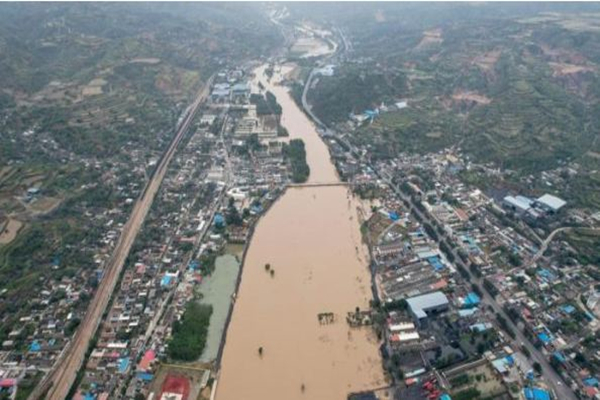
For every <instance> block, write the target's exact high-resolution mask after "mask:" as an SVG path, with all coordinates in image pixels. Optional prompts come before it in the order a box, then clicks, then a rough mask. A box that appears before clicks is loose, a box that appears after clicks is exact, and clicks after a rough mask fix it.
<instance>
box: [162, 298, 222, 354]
mask: <svg viewBox="0 0 600 400" xmlns="http://www.w3.org/2000/svg"><path fill="white" fill-rule="evenodd" d="M212 311H213V310H212V306H210V305H205V304H198V303H196V302H190V303H188V305H187V307H186V309H185V312H184V313H183V317H182V318H181V321H176V322H175V323H174V324H173V337H172V338H171V340H170V341H169V350H168V353H169V357H171V358H172V359H174V360H178V361H195V360H196V359H198V357H200V356H201V355H202V351H203V350H204V345H205V344H206V336H207V334H208V325H209V323H210V316H211V315H212Z"/></svg>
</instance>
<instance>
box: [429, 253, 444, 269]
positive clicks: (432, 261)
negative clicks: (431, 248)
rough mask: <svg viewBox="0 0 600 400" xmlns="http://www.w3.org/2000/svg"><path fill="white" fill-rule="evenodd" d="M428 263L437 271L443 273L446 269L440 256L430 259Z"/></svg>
mask: <svg viewBox="0 0 600 400" xmlns="http://www.w3.org/2000/svg"><path fill="white" fill-rule="evenodd" d="M427 262H428V263H429V264H430V265H431V266H432V267H433V268H434V269H435V270H436V271H441V270H443V269H444V264H442V261H441V260H440V258H439V257H438V256H435V257H429V258H428V259H427Z"/></svg>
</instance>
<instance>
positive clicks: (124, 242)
mask: <svg viewBox="0 0 600 400" xmlns="http://www.w3.org/2000/svg"><path fill="white" fill-rule="evenodd" d="M213 78H214V77H212V76H211V77H210V78H209V79H208V81H207V82H206V83H205V84H204V86H203V87H202V88H201V89H200V90H199V91H198V94H197V96H196V99H195V100H194V102H193V103H192V105H191V107H190V111H189V112H188V113H187V115H186V116H185V117H184V119H183V121H182V123H181V124H180V126H179V128H178V130H177V133H176V134H175V136H174V137H173V140H172V141H171V143H170V144H169V147H168V148H167V150H166V151H165V153H164V154H163V156H162V158H161V160H160V162H159V164H158V166H157V167H156V169H155V170H154V173H153V174H152V175H151V176H150V179H149V181H148V182H147V183H146V186H145V187H144V190H143V191H142V194H141V195H140V197H139V199H138V200H137V201H136V203H135V205H134V208H133V211H132V213H131V215H130V217H129V220H128V221H127V223H126V224H125V226H124V227H123V231H122V233H121V236H120V237H119V240H118V242H117V245H116V247H115V249H114V251H113V254H112V256H111V258H110V259H109V261H108V264H107V266H106V268H105V271H104V276H103V278H102V280H101V282H100V284H99V286H98V289H97V290H96V293H95V294H94V297H93V299H92V300H91V302H90V304H89V306H88V309H87V312H86V314H85V317H84V319H83V320H82V321H81V324H80V325H79V329H78V330H77V332H76V333H75V336H74V337H73V339H72V340H71V341H70V343H69V344H68V345H67V347H66V348H65V350H64V351H63V352H62V354H61V355H60V356H59V358H58V360H57V361H56V362H55V364H54V366H53V368H52V370H51V371H50V372H48V374H46V376H45V377H44V378H43V379H42V381H41V382H40V384H39V385H38V386H37V387H36V388H35V389H34V391H33V392H32V393H31V395H30V396H29V398H28V399H29V400H37V399H42V398H46V399H48V400H63V399H66V398H67V396H68V394H69V391H70V390H71V387H72V386H73V384H74V383H75V378H76V376H77V373H78V372H79V370H80V369H81V368H83V367H84V365H83V364H84V362H85V358H86V353H87V350H88V347H89V344H90V341H91V340H92V338H93V337H94V335H95V334H96V331H97V330H98V327H99V326H100V322H101V321H102V317H103V315H104V312H105V311H106V309H107V307H108V305H109V303H110V299H111V297H112V293H113V291H114V289H115V286H116V284H117V282H118V280H119V276H120V275H121V272H122V271H123V267H124V264H125V260H126V259H127V256H128V255H129V251H130V250H131V247H132V245H133V243H134V241H135V238H136V237H137V234H138V232H139V230H140V228H141V227H142V224H143V223H144V220H145V218H146V215H147V214H148V211H149V210H150V207H151V206H152V202H153V200H154V197H155V195H156V193H157V192H158V190H159V188H160V185H161V183H162V181H163V179H164V176H165V174H166V172H167V168H168V166H169V163H170V161H171V159H172V158H173V155H174V154H175V152H176V151H177V147H178V146H179V143H181V140H182V139H183V137H184V136H185V134H186V132H187V130H188V128H189V126H190V124H191V122H192V120H193V119H194V116H195V114H196V112H197V110H198V107H199V106H200V104H201V103H202V102H203V101H204V100H205V99H206V97H207V96H208V93H209V92H210V86H211V84H212V81H213Z"/></svg>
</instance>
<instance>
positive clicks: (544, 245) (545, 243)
mask: <svg viewBox="0 0 600 400" xmlns="http://www.w3.org/2000/svg"><path fill="white" fill-rule="evenodd" d="M570 229H571V227H568V226H566V227H562V228H558V229H555V230H553V231H552V233H550V234H549V235H548V237H547V238H546V239H544V241H543V242H542V245H541V246H540V249H539V250H538V252H537V253H535V255H534V256H533V257H532V258H531V260H530V261H529V263H527V265H526V266H525V268H527V267H530V266H532V265H533V264H535V263H536V262H537V261H538V260H539V259H540V258H541V257H542V256H543V255H544V253H545V252H546V250H547V249H548V245H549V244H550V242H551V241H552V239H554V236H556V235H557V234H559V233H560V232H565V231H568V230H570Z"/></svg>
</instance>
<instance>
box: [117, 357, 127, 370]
mask: <svg viewBox="0 0 600 400" xmlns="http://www.w3.org/2000/svg"><path fill="white" fill-rule="evenodd" d="M127 368H129V358H121V359H119V372H121V373H123V372H125V371H127Z"/></svg>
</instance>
